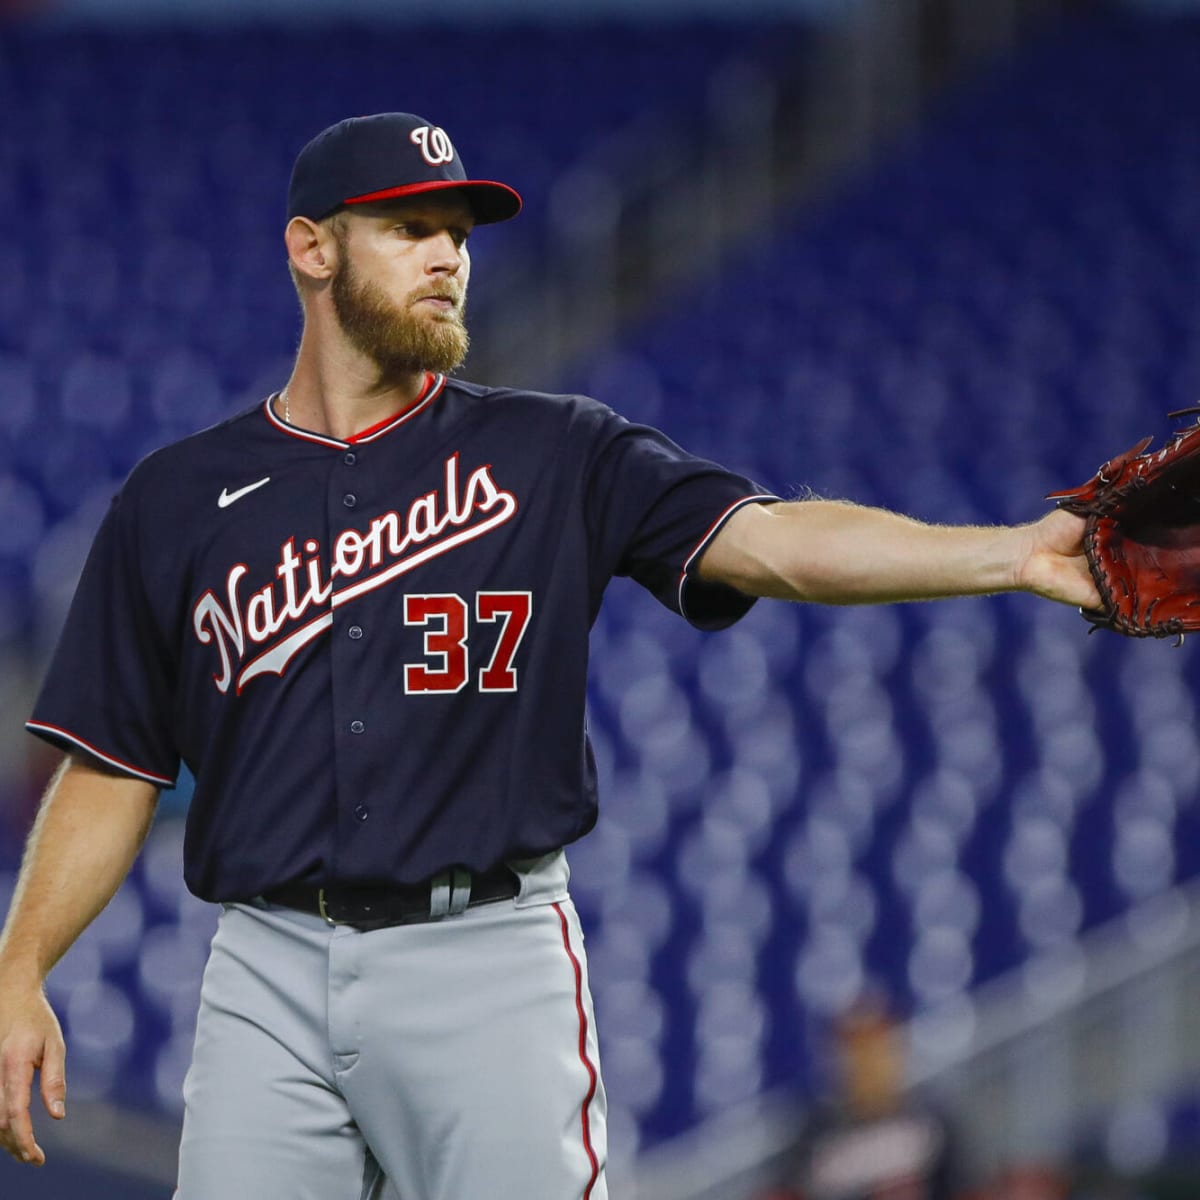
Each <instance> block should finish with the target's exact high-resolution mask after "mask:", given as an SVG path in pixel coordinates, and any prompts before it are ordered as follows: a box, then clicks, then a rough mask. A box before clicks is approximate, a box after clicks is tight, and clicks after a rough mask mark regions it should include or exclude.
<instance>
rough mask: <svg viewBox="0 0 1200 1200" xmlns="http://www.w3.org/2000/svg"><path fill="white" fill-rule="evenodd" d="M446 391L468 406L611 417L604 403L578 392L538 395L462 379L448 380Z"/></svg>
mask: <svg viewBox="0 0 1200 1200" xmlns="http://www.w3.org/2000/svg"><path fill="white" fill-rule="evenodd" d="M446 388H447V390H448V391H450V392H452V393H456V394H458V395H459V396H461V398H462V399H463V400H465V401H466V402H468V403H477V404H479V405H480V406H484V405H497V406H501V405H503V406H505V407H506V408H507V409H508V411H509V412H512V411H513V410H514V409H520V410H526V411H529V412H530V413H544V414H546V415H577V414H582V415H595V416H597V417H606V416H607V417H611V416H613V415H614V413H613V410H612V409H611V408H610V407H609V406H608V405H607V404H603V403H601V402H600V401H599V400H595V399H593V398H592V397H591V396H584V395H582V394H580V393H578V392H541V391H534V390H531V389H528V388H518V387H509V386H504V385H488V384H482V383H473V382H471V381H470V380H466V379H448V380H447V381H446Z"/></svg>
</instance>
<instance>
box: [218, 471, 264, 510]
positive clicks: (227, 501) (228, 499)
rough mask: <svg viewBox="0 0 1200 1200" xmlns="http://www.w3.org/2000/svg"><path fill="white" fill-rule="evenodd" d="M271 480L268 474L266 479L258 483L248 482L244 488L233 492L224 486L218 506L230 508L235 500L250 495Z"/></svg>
mask: <svg viewBox="0 0 1200 1200" xmlns="http://www.w3.org/2000/svg"><path fill="white" fill-rule="evenodd" d="M270 482H271V477H270V475H268V476H266V477H265V478H264V479H260V480H259V481H258V482H257V483H248V484H246V486H245V487H244V488H238V490H237V491H236V492H231V491H229V490H228V489H226V488H222V489H221V494H220V495H219V496H218V497H217V507H218V508H228V507H229V506H230V505H231V504H233V503H234V502H235V501H238V500H240V499H241V498H242V497H243V496H246V495H248V494H249V493H250V492H252V491H254V490H255V489H256V488H260V487H262V485H263V484H264V483H270Z"/></svg>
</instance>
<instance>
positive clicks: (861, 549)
mask: <svg viewBox="0 0 1200 1200" xmlns="http://www.w3.org/2000/svg"><path fill="white" fill-rule="evenodd" d="M1081 532H1082V522H1081V521H1079V520H1078V519H1077V518H1074V517H1072V516H1070V515H1069V514H1065V513H1052V514H1050V516H1049V517H1048V518H1046V519H1044V520H1043V521H1041V522H1038V523H1036V524H1035V525H1022V526H970V525H960V526H945V525H926V524H923V523H922V522H920V521H915V520H912V519H911V518H909V517H904V516H900V515H899V514H897V513H893V512H888V511H886V510H884V509H878V508H864V507H860V506H858V505H854V504H845V503H841V502H838V501H828V500H805V501H800V502H796V503H790V504H773V505H766V506H758V505H747V506H746V507H744V508H742V509H740V510H739V511H738V512H736V513H734V515H733V516H732V517H731V518H730V520H729V521H728V522H727V524H726V525H725V526H724V527H723V528H722V530H721V531H720V533H719V534H718V535H717V537H716V538H715V539H714V540H713V542H712V544H711V545H710V546H709V547H708V549H707V550H706V551H705V554H704V557H703V559H702V560H701V564H700V575H701V578H704V579H711V580H719V581H721V582H723V583H728V584H730V585H731V586H733V587H736V588H739V589H740V590H742V591H744V592H746V593H747V594H749V595H752V596H769V597H774V598H776V599H781V600H807V601H814V602H817V603H821V604H882V603H889V602H892V601H899V600H932V599H936V598H939V597H945V596H968V595H982V594H985V593H988V592H1002V591H1010V590H1013V589H1018V588H1023V589H1026V590H1029V591H1035V592H1038V593H1040V594H1042V595H1047V596H1050V597H1051V598H1053V599H1057V600H1062V601H1064V602H1066V603H1075V604H1080V605H1087V604H1089V603H1091V602H1092V598H1093V597H1094V594H1095V593H1094V589H1093V587H1092V584H1091V582H1090V578H1089V576H1088V572H1087V566H1086V561H1085V559H1084V558H1083V554H1082V543H1081V540H1080V539H1081Z"/></svg>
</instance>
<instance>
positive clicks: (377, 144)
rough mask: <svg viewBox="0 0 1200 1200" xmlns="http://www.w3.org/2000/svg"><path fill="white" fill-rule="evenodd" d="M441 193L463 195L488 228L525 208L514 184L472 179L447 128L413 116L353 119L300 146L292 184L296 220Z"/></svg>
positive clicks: (290, 214) (292, 213)
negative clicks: (374, 202)
mask: <svg viewBox="0 0 1200 1200" xmlns="http://www.w3.org/2000/svg"><path fill="white" fill-rule="evenodd" d="M441 191H453V192H457V193H458V194H460V195H461V196H463V198H464V199H465V200H466V201H467V202H468V203H469V204H470V205H471V209H472V211H473V212H474V214H475V220H476V222H477V223H478V224H480V225H490V224H492V223H494V222H496V221H507V220H509V219H510V218H511V217H515V216H516V215H517V213H519V212H520V211H521V197H520V196H519V195H518V194H517V192H516V191H515V190H514V189H513V188H510V187H509V186H508V185H507V184H505V183H493V182H491V181H490V180H486V179H468V178H467V172H466V170H465V169H464V167H463V165H462V160H461V159H460V158H459V157H458V152H457V151H456V150H455V149H454V146H453V144H452V143H451V141H450V139H449V137H447V135H446V131H445V130H444V129H442V128H441V127H440V126H437V125H434V124H433V123H432V122H430V121H426V120H425V119H424V118H423V117H418V116H414V115H413V114H412V113H376V114H375V115H374V116H370V117H349V118H347V119H346V120H345V121H339V122H338V123H337V124H336V125H331V126H330V127H329V128H328V129H325V130H322V132H321V133H318V134H317V136H316V137H315V138H313V140H312V141H311V142H309V143H308V145H307V146H305V147H304V149H303V150H301V151H300V154H299V156H298V157H297V159H296V165H295V166H294V167H293V168H292V181H291V184H290V186H289V188H288V220H289V221H290V220H291V219H292V218H293V217H308V218H309V220H312V221H319V220H321V219H322V218H323V217H327V216H329V215H330V213H333V212H336V211H337V210H338V209H339V208H341V207H343V205H348V204H366V203H368V202H369V201H371V200H391V199H393V198H395V197H398V196H420V195H424V194H426V193H428V192H441Z"/></svg>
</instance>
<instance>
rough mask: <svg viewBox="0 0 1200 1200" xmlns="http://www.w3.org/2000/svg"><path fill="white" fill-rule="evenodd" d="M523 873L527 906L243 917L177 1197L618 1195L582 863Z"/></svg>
mask: <svg viewBox="0 0 1200 1200" xmlns="http://www.w3.org/2000/svg"><path fill="white" fill-rule="evenodd" d="M520 874H521V892H520V894H519V895H518V896H517V897H516V898H515V899H512V900H501V901H497V902H495V903H491V904H483V905H479V906H478V907H475V908H468V909H467V910H466V911H465V912H462V913H461V914H459V915H455V916H447V917H444V918H442V919H441V920H439V921H433V922H429V923H425V924H417V925H403V926H396V927H391V928H387V929H379V930H373V931H371V932H369V933H361V932H359V931H358V930H355V929H352V928H349V927H347V926H338V927H336V928H335V927H331V926H329V925H328V924H326V923H325V922H324V921H322V920H321V918H319V917H315V916H311V915H308V914H305V913H301V912H297V911H295V910H293V909H287V908H281V907H278V906H272V905H267V904H266V903H264V902H261V901H255V902H253V903H251V904H244V905H243V904H234V905H228V906H226V907H225V909H224V911H223V912H222V914H221V919H220V923H219V926H218V929H217V933H216V936H215V937H214V939H213V943H212V951H211V954H210V957H209V962H208V966H207V968H206V970H205V973H204V984H203V987H202V990H201V999H200V1013H199V1018H198V1021H197V1027H196V1045H195V1053H194V1056H193V1060H192V1065H191V1069H190V1071H189V1072H188V1076H187V1081H186V1083H185V1085H184V1098H185V1101H186V1111H185V1116H184V1126H183V1138H182V1142H181V1144H180V1161H179V1186H178V1191H177V1193H176V1196H177V1200H607V1196H608V1191H607V1185H606V1182H605V1174H604V1165H605V1158H606V1126H605V1099H604V1087H603V1084H602V1082H601V1080H600V1075H599V1060H598V1057H597V1049H596V1035H595V1021H594V1018H593V1014H592V1002H591V996H590V992H589V989H588V978H587V960H586V958H585V956H584V951H583V940H582V934H581V931H580V928H579V921H578V918H577V916H576V914H575V910H574V907H573V905H572V904H571V901H570V898H569V897H568V896H567V894H566V876H567V870H566V861H565V858H563V856H562V855H561V854H558V855H551V856H549V857H548V858H546V859H542V860H539V861H538V862H537V863H535V864H529V865H527V867H526V869H524V870H523V871H522V872H520Z"/></svg>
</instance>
